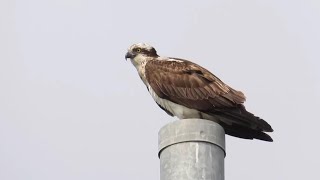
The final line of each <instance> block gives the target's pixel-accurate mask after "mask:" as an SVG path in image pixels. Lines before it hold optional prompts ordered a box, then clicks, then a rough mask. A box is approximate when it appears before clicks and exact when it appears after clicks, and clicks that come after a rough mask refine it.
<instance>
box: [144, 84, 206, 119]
mask: <svg viewBox="0 0 320 180" xmlns="http://www.w3.org/2000/svg"><path fill="white" fill-rule="evenodd" d="M146 85H147V87H148V89H149V93H150V95H151V96H152V98H153V99H154V100H155V101H156V102H157V103H158V104H159V105H160V106H162V107H163V108H164V109H166V110H168V111H169V112H171V113H172V114H173V115H174V116H176V117H178V118H179V119H186V118H201V112H199V111H197V110H195V109H190V108H187V107H185V106H182V105H180V104H176V103H174V102H171V101H169V100H166V99H162V98H160V97H159V96H158V95H157V94H156V93H155V92H154V90H153V89H152V87H151V86H150V85H149V84H148V83H147V84H146Z"/></svg>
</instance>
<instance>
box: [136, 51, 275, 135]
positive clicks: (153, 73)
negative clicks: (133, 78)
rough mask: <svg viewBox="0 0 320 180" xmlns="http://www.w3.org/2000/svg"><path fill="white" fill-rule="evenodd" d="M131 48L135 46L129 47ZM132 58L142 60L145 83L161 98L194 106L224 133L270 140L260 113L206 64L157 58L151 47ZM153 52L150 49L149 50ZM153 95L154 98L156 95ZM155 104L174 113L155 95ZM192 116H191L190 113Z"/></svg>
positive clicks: (142, 73)
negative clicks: (246, 106)
mask: <svg viewBox="0 0 320 180" xmlns="http://www.w3.org/2000/svg"><path fill="white" fill-rule="evenodd" d="M132 49H133V50H132V51H134V48H132ZM142 49H143V51H140V52H138V53H136V54H138V55H139V54H142V55H145V56H141V57H140V58H136V59H135V57H136V55H135V56H134V57H133V58H132V59H133V60H135V62H133V63H136V62H138V61H139V62H140V61H141V59H143V57H145V59H143V61H141V62H143V63H140V64H142V65H141V66H139V67H137V70H138V72H139V75H140V77H141V78H142V79H143V80H144V81H145V84H146V86H147V87H148V88H149V91H150V88H152V91H154V92H155V94H156V95H157V96H158V97H159V98H160V99H165V100H168V101H170V102H173V103H175V104H178V105H182V106H183V107H187V108H189V109H193V110H197V111H199V112H200V116H199V117H200V118H202V117H203V115H206V116H207V117H208V116H209V117H213V119H214V120H215V121H217V122H218V123H219V124H220V125H222V126H223V128H224V129H225V131H226V134H229V135H232V136H236V137H240V138H245V139H253V138H255V139H260V140H265V141H272V138H271V137H270V136H269V135H267V134H265V133H264V132H272V131H273V129H272V128H271V126H270V125H269V124H268V123H267V122H266V121H264V120H262V119H260V118H259V117H256V116H254V115H253V114H251V113H250V112H248V111H247V110H246V109H245V107H244V105H243V103H244V101H245V100H246V98H245V96H244V94H243V93H242V92H240V91H237V90H234V89H232V88H231V87H230V86H228V85H226V84H225V83H223V82H222V81H221V80H220V79H219V78H218V77H216V76H215V75H213V74H212V73H211V72H209V71H208V70H206V69H205V68H203V67H201V66H199V65H197V64H195V63H193V62H190V61H187V60H183V59H178V58H160V57H159V56H158V55H157V54H156V51H155V50H154V48H152V47H151V48H150V47H149V48H142ZM151 52H152V53H151ZM158 97H156V98H158ZM156 98H155V97H154V99H155V100H156V102H157V103H158V105H159V106H160V107H161V108H162V109H164V110H166V112H168V111H169V112H168V114H170V115H175V114H174V112H172V110H171V111H170V109H169V110H168V109H166V107H164V105H161V103H160V101H159V100H158V101H157V99H156ZM190 118H192V117H190Z"/></svg>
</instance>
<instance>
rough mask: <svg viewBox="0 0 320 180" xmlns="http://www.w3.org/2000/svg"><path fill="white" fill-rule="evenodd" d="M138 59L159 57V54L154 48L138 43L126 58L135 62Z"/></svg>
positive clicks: (131, 48) (130, 48)
mask: <svg viewBox="0 0 320 180" xmlns="http://www.w3.org/2000/svg"><path fill="white" fill-rule="evenodd" d="M136 57H158V54H157V51H156V50H155V49H154V47H152V46H150V45H148V44H145V43H137V44H133V45H132V46H130V47H129V49H128V52H127V53H126V56H125V58H126V59H128V58H130V59H131V60H133V59H135V58H136Z"/></svg>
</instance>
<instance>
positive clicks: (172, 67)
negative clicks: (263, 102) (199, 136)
mask: <svg viewBox="0 0 320 180" xmlns="http://www.w3.org/2000/svg"><path fill="white" fill-rule="evenodd" d="M146 78H147V80H148V82H149V84H150V86H151V87H152V88H153V89H154V90H155V92H157V93H158V96H159V97H162V98H165V99H167V100H170V101H173V102H175V103H180V104H181V105H184V106H186V107H188V108H196V106H198V105H196V104H197V103H203V105H206V106H207V107H205V109H207V110H209V109H212V107H235V106H236V105H237V104H241V103H243V102H244V101H245V97H244V95H243V93H241V92H239V91H236V90H234V89H232V88H230V87H229V86H228V85H226V84H225V83H223V82H222V81H221V80H220V79H219V78H217V77H216V76H214V75H213V74H212V73H210V72H209V71H208V70H206V69H204V68H202V67H200V66H199V65H197V64H195V63H192V62H190V61H186V60H181V59H179V62H176V61H164V60H152V61H149V62H148V63H147V64H146ZM191 101H192V102H193V103H190V102H191Z"/></svg>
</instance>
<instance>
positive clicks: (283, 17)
mask: <svg viewBox="0 0 320 180" xmlns="http://www.w3.org/2000/svg"><path fill="white" fill-rule="evenodd" d="M319 32H320V3H319V1H318V0H290V1H289V0H269V1H265V0H255V1H253V0H243V1H238V0H223V1H222V0H221V1H219V0H214V1H213V0H210V1H209V0H202V1H195V0H194V1H191V0H177V1H169V0H162V1H147V0H135V1H129V0H127V1H113V2H110V1H106V0H90V1H89V0H46V1H44V0H0V179H1V180H44V179H46V180H50V179H52V180H56V179H61V180H70V179H77V180H88V179H96V180H100V179H101V180H102V179H131V180H141V179H159V160H158V157H157V136H158V135H157V133H158V130H159V129H160V128H161V127H162V126H163V125H165V124H166V123H169V122H171V121H172V120H173V118H171V117H169V116H167V114H166V113H165V112H163V111H162V110H160V109H159V108H158V106H157V105H156V104H155V103H154V102H153V100H152V98H151V97H150V95H149V94H148V92H147V91H146V88H145V87H144V85H143V84H142V82H141V81H140V79H139V77H138V75H137V73H136V70H135V69H134V67H133V66H132V65H131V64H130V62H126V61H125V60H124V55H125V53H126V50H127V48H128V47H129V46H130V45H131V44H132V43H136V42H146V43H149V44H152V45H153V46H154V47H155V48H156V49H157V51H158V53H159V54H160V55H164V56H173V57H180V58H186V59H190V60H192V61H194V62H196V63H198V64H200V65H202V66H204V67H206V68H207V69H209V70H210V71H212V72H213V73H214V74H216V75H217V76H219V77H220V78H221V79H222V80H223V81H224V82H226V83H228V84H229V85H231V86H232V87H234V88H235V89H238V90H242V91H243V92H244V93H245V94H246V96H247V102H246V103H245V105H246V107H247V109H248V110H249V111H251V112H253V113H255V114H256V115H258V116H260V117H262V118H264V119H265V120H267V121H268V122H269V123H270V124H271V125H272V126H273V129H274V130H275V132H274V133H271V136H272V137H273V139H274V142H273V143H266V142H261V141H257V140H255V141H250V140H241V139H236V138H233V137H229V136H228V137H227V157H226V159H225V162H226V166H225V169H226V172H225V174H226V180H231V179H246V180H254V179H259V180H270V179H274V180H275V179H279V180H283V179H290V180H300V179H317V178H316V176H317V175H318V169H319V167H320V163H319V160H320V159H319V152H320V146H319V139H318V138H319V137H320V134H319V131H318V129H319V126H320V123H319V114H318V113H319V108H320V95H319V91H320V50H319V49H320V33H319Z"/></svg>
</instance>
